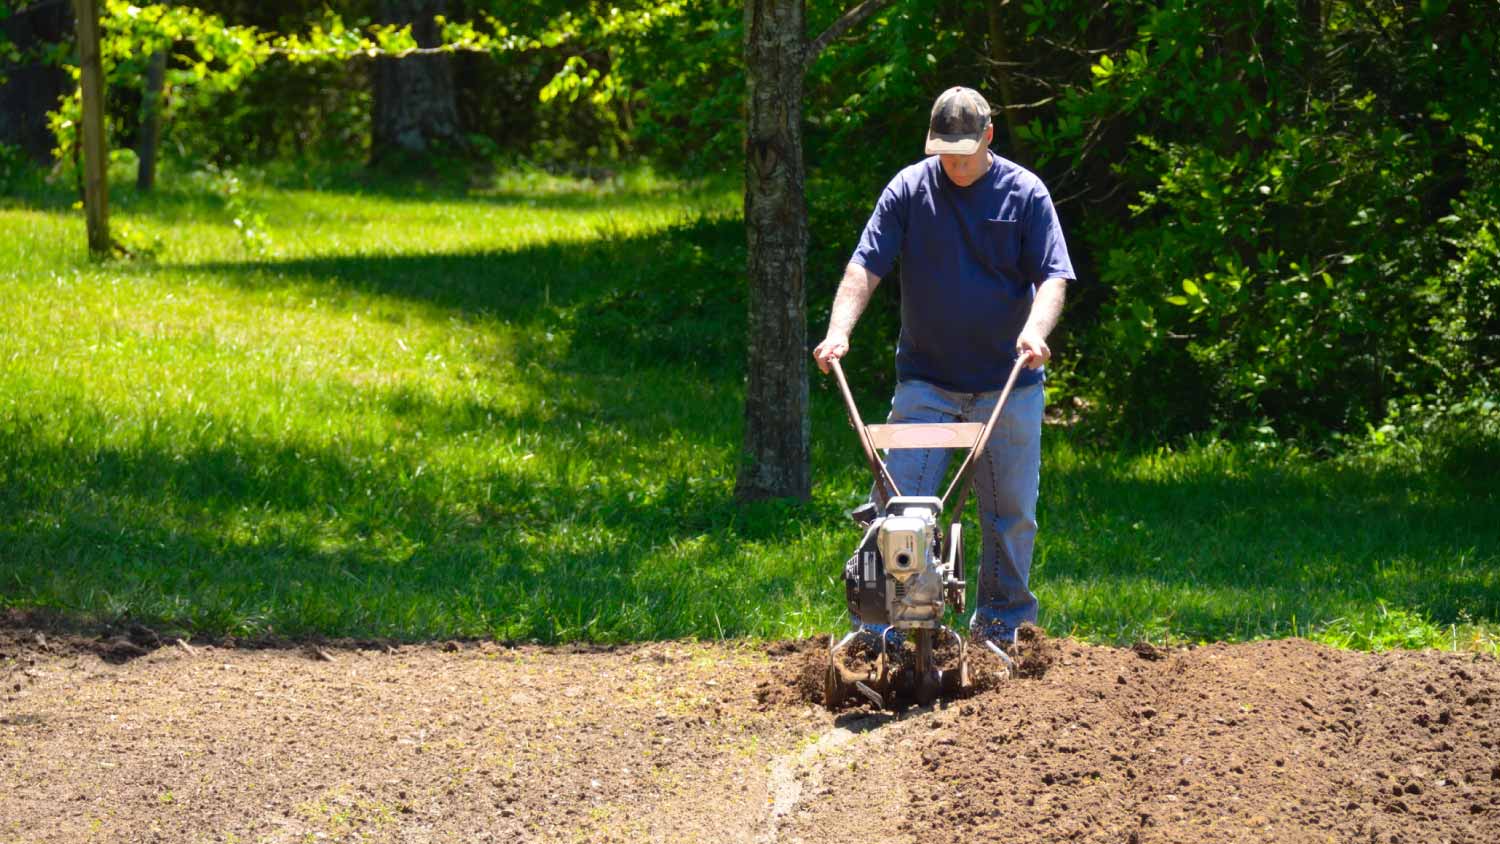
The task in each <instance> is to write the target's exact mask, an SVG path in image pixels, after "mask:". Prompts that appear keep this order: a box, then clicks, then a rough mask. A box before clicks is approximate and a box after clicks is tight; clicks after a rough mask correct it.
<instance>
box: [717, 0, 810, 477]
mask: <svg viewBox="0 0 1500 844" xmlns="http://www.w3.org/2000/svg"><path fill="white" fill-rule="evenodd" d="M803 17H804V16H803V0H746V3H745V71H746V76H747V79H748V83H749V91H748V98H747V103H746V110H747V113H746V136H747V137H746V142H745V230H746V236H747V240H748V245H749V260H748V275H749V279H748V280H749V285H750V325H749V338H748V350H749V354H748V360H747V361H746V363H747V366H748V376H749V377H748V381H747V383H746V387H745V463H744V464H743V465H742V467H741V469H740V474H739V479H738V482H737V483H736V485H735V495H736V497H737V498H739V499H740V500H754V499H762V498H776V497H793V498H807V497H808V496H809V495H810V494H811V491H812V480H811V474H810V470H809V466H808V451H809V448H808V441H809V423H808V413H807V409H808V392H807V390H808V388H807V294H806V286H805V281H804V273H805V270H806V255H807V209H806V207H805V206H804V202H803V167H802V77H803V61H804V58H805V54H806V38H807V34H806V31H805V24H804V20H803Z"/></svg>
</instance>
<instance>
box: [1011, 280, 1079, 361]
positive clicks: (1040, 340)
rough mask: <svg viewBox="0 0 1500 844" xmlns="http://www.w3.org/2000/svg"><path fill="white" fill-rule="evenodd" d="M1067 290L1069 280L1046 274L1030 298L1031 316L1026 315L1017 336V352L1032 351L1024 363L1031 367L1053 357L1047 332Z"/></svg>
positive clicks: (1057, 314)
mask: <svg viewBox="0 0 1500 844" xmlns="http://www.w3.org/2000/svg"><path fill="white" fill-rule="evenodd" d="M1067 293H1068V280H1067V279H1065V278H1049V279H1047V280H1046V281H1044V282H1042V286H1041V287H1038V288H1037V290H1036V298H1035V299H1033V300H1032V302H1031V316H1029V317H1027V319H1026V327H1025V328H1022V329H1021V336H1020V337H1017V338H1016V351H1017V352H1031V360H1030V361H1028V362H1027V366H1029V367H1030V368H1032V369H1036V368H1038V367H1040V366H1041V365H1042V364H1044V363H1046V362H1047V361H1049V360H1051V359H1052V349H1050V348H1048V346H1047V335H1048V334H1051V333H1052V329H1053V328H1055V327H1056V326H1057V320H1058V319H1059V318H1061V317H1062V311H1063V302H1064V300H1066V299H1067Z"/></svg>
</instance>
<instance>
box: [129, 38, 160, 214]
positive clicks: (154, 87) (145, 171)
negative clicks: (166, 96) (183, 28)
mask: <svg viewBox="0 0 1500 844" xmlns="http://www.w3.org/2000/svg"><path fill="white" fill-rule="evenodd" d="M166 79H167V51H166V50H159V51H157V53H156V54H155V55H153V56H152V57H151V64H150V65H147V67H146V87H145V90H143V91H142V92H141V137H140V140H139V142H138V143H137V145H136V157H137V158H138V159H140V167H139V169H137V170H136V173H135V188H136V190H138V191H141V192H142V193H145V192H149V191H150V190H151V189H152V188H154V187H156V150H157V148H158V147H160V145H161V108H162V103H161V95H162V89H163V88H164V87H166Z"/></svg>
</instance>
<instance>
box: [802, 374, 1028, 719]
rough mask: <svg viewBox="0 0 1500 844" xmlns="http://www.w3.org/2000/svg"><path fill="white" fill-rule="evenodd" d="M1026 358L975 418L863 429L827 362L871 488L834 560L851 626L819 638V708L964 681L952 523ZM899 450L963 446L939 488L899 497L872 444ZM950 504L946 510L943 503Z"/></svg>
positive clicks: (960, 566) (883, 701)
mask: <svg viewBox="0 0 1500 844" xmlns="http://www.w3.org/2000/svg"><path fill="white" fill-rule="evenodd" d="M1028 356H1029V353H1023V354H1022V355H1021V357H1020V359H1019V360H1017V361H1016V365H1015V368H1014V369H1012V370H1011V373H1010V377H1009V378H1008V379H1006V382H1005V389H1003V390H1002V391H1001V392H1000V398H999V400H998V401H996V402H995V408H994V410H993V411H991V412H990V416H989V419H988V420H987V421H985V422H984V423H983V424H980V423H977V422H953V423H918V424H903V425H866V424H865V423H864V421H863V420H862V419H860V416H859V408H858V407H856V406H855V404H854V396H853V394H852V393H850V392H849V382H848V381H847V380H845V378H844V370H843V367H841V366H840V365H839V362H838V361H837V360H834V361H832V364H833V374H834V376H835V378H837V379H838V384H839V391H840V392H841V393H842V394H843V397H844V407H845V408H846V409H847V410H848V412H849V422H850V424H852V425H853V426H854V430H855V432H856V433H858V435H859V444H860V447H861V448H862V449H863V450H864V453H865V460H866V461H867V462H868V463H869V465H870V471H871V472H872V473H873V474H874V475H875V484H874V488H873V490H872V493H871V496H870V501H868V502H867V503H865V504H864V505H862V506H860V507H858V508H856V509H855V510H853V511H852V512H851V513H850V514H849V515H850V516H851V517H852V518H853V519H854V521H855V523H856V524H858V525H859V526H860V527H861V528H862V529H863V530H864V534H863V538H861V539H860V542H859V547H858V548H857V549H856V550H855V552H854V556H852V557H850V558H849V560H848V561H847V562H846V563H845V564H844V592H845V596H846V598H847V600H848V605H849V616H850V618H851V620H852V621H853V624H854V626H853V629H852V630H850V631H849V632H848V633H847V634H845V635H844V637H843V638H842V639H838V638H836V637H832V638H830V639H829V643H828V666H827V670H826V674H825V680H824V689H823V701H824V705H826V706H827V707H828V708H829V709H838V708H839V707H841V706H842V705H843V704H844V703H845V702H846V701H847V700H848V699H849V696H850V695H851V694H853V693H855V692H857V693H859V694H861V695H863V696H864V697H865V698H867V699H868V700H869V701H870V702H871V703H873V704H874V705H875V706H876V707H877V708H885V707H886V706H887V705H893V704H896V703H898V702H905V701H911V702H915V703H916V704H917V705H919V706H926V705H929V704H931V703H933V702H934V701H936V700H937V699H938V698H940V697H954V696H957V695H960V694H962V693H964V691H965V690H967V689H968V688H969V687H970V685H971V678H970V667H969V658H968V657H969V654H968V643H967V641H966V640H965V638H964V637H963V636H960V635H959V634H958V633H957V632H956V631H955V630H954V629H953V628H951V627H949V626H947V625H946V624H944V623H943V617H944V614H945V612H946V611H947V609H948V608H949V607H951V608H952V609H953V611H954V612H955V613H962V612H963V611H964V603H965V600H964V590H965V588H966V586H967V583H966V582H965V580H964V544H963V524H962V523H961V521H960V519H961V518H962V516H963V509H964V504H965V503H966V502H967V500H968V497H969V488H970V486H971V481H972V479H973V473H974V468H975V466H976V465H977V464H978V462H979V458H980V457H981V456H982V455H983V454H984V449H985V446H986V444H987V443H988V442H989V439H990V433H991V431H993V430H994V427H995V422H996V420H998V419H999V418H1000V412H1001V410H1002V409H1003V408H1004V407H1005V401H1006V399H1008V398H1009V397H1010V391H1011V388H1012V387H1014V386H1015V383H1016V377H1017V376H1018V375H1020V373H1021V367H1022V366H1023V365H1025V362H1026V360H1027V358H1028ZM906 448H967V449H968V450H969V453H968V454H967V455H966V456H965V458H964V461H963V463H962V464H961V465H960V466H959V468H958V472H957V473H956V474H955V475H954V476H953V480H952V481H951V482H950V483H949V485H948V489H947V491H945V492H944V493H943V496H942V498H937V497H934V496H930V495H920V496H919V495H902V494H901V490H899V489H897V487H896V482H895V480H894V479H893V478H892V477H891V474H890V472H889V471H888V470H887V469H886V465H885V462H884V461H883V460H881V457H880V450H881V449H884V450H886V451H891V450H895V449H906ZM955 490H956V491H957V493H958V494H957V495H956V496H955V495H954V491H955ZM950 501H951V502H952V504H953V506H952V507H951V508H947V504H948V503H949V502H950ZM945 509H946V510H947V513H948V516H947V518H946V519H945V518H944V517H943V513H944V511H945ZM945 524H946V525H947V526H948V529H947V531H946V532H945V531H944V530H943V528H942V525H945ZM949 643H951V644H952V649H951V650H949V649H948V648H947V647H946V646H947V645H948V644H949ZM984 646H985V647H986V648H987V649H988V650H989V651H990V652H991V653H993V654H994V655H995V656H996V657H997V658H998V660H999V662H1000V664H1001V665H1002V666H1004V667H1005V668H1004V670H1005V671H1006V672H1007V673H1009V670H1010V669H1011V668H1012V667H1013V665H1012V663H1011V659H1010V657H1009V656H1008V655H1007V654H1006V653H1005V651H1004V650H1002V649H1001V648H1000V647H998V646H997V645H996V644H995V643H994V642H989V641H986V642H985V643H984Z"/></svg>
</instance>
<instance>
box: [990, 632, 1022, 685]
mask: <svg viewBox="0 0 1500 844" xmlns="http://www.w3.org/2000/svg"><path fill="white" fill-rule="evenodd" d="M984 646H985V647H986V648H989V649H990V653H992V654H994V655H995V656H998V657H1000V661H1001V662H1003V663H1005V676H1006V677H1007V678H1009V677H1012V676H1014V675H1015V673H1016V661H1015V660H1013V659H1011V658H1010V654H1008V653H1006V652H1005V651H1003V650H1001V648H1000V646H999V645H997V644H995V643H994V642H991V641H989V640H986V641H985V643H984Z"/></svg>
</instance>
